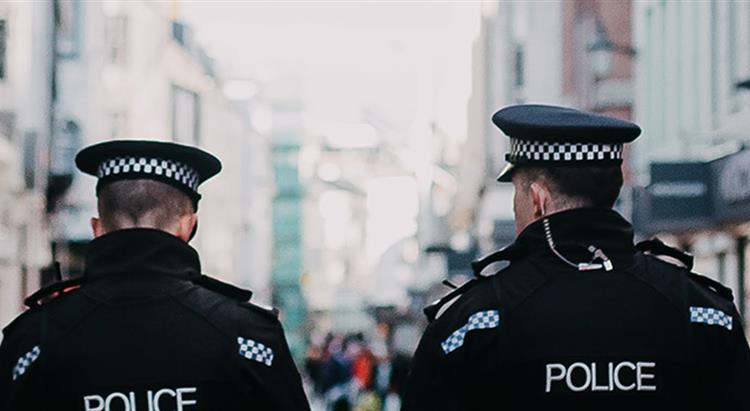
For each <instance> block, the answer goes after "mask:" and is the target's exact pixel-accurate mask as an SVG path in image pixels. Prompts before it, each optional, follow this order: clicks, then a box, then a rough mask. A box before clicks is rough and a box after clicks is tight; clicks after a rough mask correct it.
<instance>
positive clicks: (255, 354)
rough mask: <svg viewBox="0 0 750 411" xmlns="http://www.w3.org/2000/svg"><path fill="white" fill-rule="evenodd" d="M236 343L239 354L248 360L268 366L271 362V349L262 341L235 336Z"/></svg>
mask: <svg viewBox="0 0 750 411" xmlns="http://www.w3.org/2000/svg"><path fill="white" fill-rule="evenodd" d="M237 344H239V346H240V355H241V356H243V357H245V358H247V359H248V360H254V361H258V362H259V363H262V364H265V365H267V366H269V367H270V366H271V364H272V363H273V350H272V349H271V348H269V347H266V346H265V345H264V344H263V343H260V342H257V341H254V340H251V339H249V338H242V337H237Z"/></svg>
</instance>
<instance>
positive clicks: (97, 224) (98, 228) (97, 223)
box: [91, 217, 105, 238]
mask: <svg viewBox="0 0 750 411" xmlns="http://www.w3.org/2000/svg"><path fill="white" fill-rule="evenodd" d="M91 231H92V232H93V233H94V238H97V237H101V236H103V235H104V234H105V232H104V226H103V224H102V220H100V219H98V218H97V217H91Z"/></svg>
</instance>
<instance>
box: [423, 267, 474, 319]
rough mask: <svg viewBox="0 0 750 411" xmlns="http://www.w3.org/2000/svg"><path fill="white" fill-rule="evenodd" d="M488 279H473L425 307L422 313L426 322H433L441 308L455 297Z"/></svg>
mask: <svg viewBox="0 0 750 411" xmlns="http://www.w3.org/2000/svg"><path fill="white" fill-rule="evenodd" d="M484 278H488V277H482V278H473V279H471V280H469V281H467V282H465V283H463V284H462V285H461V286H460V287H458V288H456V289H454V290H453V291H451V292H449V293H448V294H446V295H444V296H443V297H441V298H440V299H438V300H437V301H435V302H433V303H432V304H430V305H428V306H427V307H425V308H424V309H423V310H422V312H424V315H426V316H427V320H428V321H430V322H433V321H435V318H437V314H438V312H440V309H441V308H443V306H444V305H445V304H447V303H448V302H450V301H451V300H453V299H454V298H456V297H459V296H460V295H461V294H464V293H465V292H466V291H467V290H469V289H470V288H471V287H474V286H475V285H477V284H478V283H479V282H480V281H482V279H484Z"/></svg>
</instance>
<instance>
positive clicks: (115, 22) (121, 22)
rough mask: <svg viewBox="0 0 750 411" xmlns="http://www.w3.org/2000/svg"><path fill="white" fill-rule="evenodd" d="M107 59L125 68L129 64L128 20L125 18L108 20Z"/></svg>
mask: <svg viewBox="0 0 750 411" xmlns="http://www.w3.org/2000/svg"><path fill="white" fill-rule="evenodd" d="M107 46H108V48H109V49H108V50H107V58H108V60H109V62H110V63H112V64H117V65H120V66H124V65H125V64H127V62H128V20H127V18H126V17H124V16H116V17H110V18H108V19H107Z"/></svg>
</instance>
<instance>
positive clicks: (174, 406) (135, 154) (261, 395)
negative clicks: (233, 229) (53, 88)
mask: <svg viewBox="0 0 750 411" xmlns="http://www.w3.org/2000/svg"><path fill="white" fill-rule="evenodd" d="M76 165H77V166H78V168H79V169H80V170H81V171H83V172H85V173H88V174H91V175H94V176H96V177H97V178H98V183H97V196H98V209H99V216H98V217H97V218H93V219H92V228H93V231H94V237H95V239H94V240H93V241H92V242H91V243H90V245H89V247H88V251H87V254H86V260H85V272H84V275H83V277H82V278H81V279H78V280H73V281H67V282H63V283H60V284H56V285H53V286H51V287H49V288H46V289H42V290H40V291H39V292H37V293H36V294H34V295H32V296H31V297H30V298H29V299H27V304H28V305H29V306H30V309H29V310H27V311H26V312H25V313H23V314H22V315H21V316H19V317H18V318H17V319H16V320H15V321H14V322H13V323H11V324H10V325H9V326H8V327H7V328H5V330H4V339H3V343H2V348H1V349H0V409H2V410H3V411H6V410H8V411H10V410H13V411H15V410H45V411H50V410H65V411H68V410H70V411H72V410H81V411H115V410H117V411H166V410H179V411H191V410H212V411H216V410H222V411H224V410H249V409H252V410H295V411H297V410H309V405H308V403H307V400H306V398H305V395H304V392H303V390H302V384H301V380H300V376H299V374H298V372H297V369H296V368H295V365H294V363H293V362H292V358H291V356H290V353H289V348H288V346H287V343H286V341H285V338H284V333H283V330H282V328H281V325H280V323H279V321H278V319H277V317H276V313H275V312H273V311H271V310H267V309H264V308H261V307H259V306H257V305H254V304H252V303H250V302H249V299H250V296H251V292H250V291H247V290H243V289H240V288H236V287H234V286H232V285H229V284H226V283H222V282H220V281H218V280H215V279H213V278H210V277H207V276H203V275H202V274H201V266H200V259H199V257H198V254H197V253H196V251H195V250H194V249H193V248H192V247H190V245H188V241H189V240H190V239H191V238H192V236H193V235H194V233H195V229H196V223H197V217H196V211H197V206H198V201H199V199H200V197H201V196H200V194H199V193H198V191H197V190H198V186H199V185H200V184H201V183H203V182H204V181H206V180H208V179H209V178H211V177H212V176H214V175H216V174H217V173H218V172H219V171H220V170H221V163H220V162H219V160H218V159H217V158H216V157H214V156H213V155H211V154H209V153H207V152H205V151H202V150H199V149H197V148H194V147H189V146H184V145H178V144H173V143H166V142H153V141H111V142H105V143H101V144H96V145H93V146H90V147H87V148H85V149H84V150H82V151H81V152H80V153H78V156H77V157H76Z"/></svg>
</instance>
